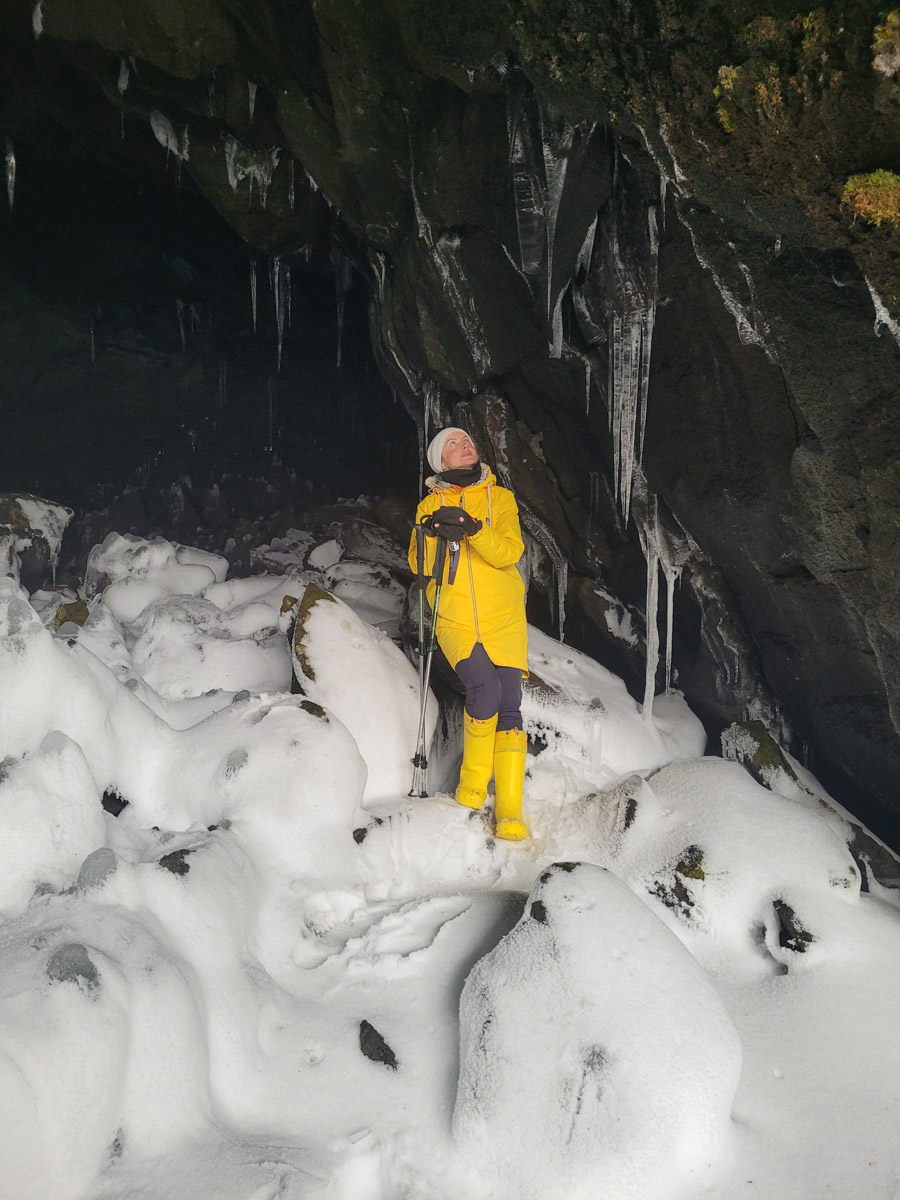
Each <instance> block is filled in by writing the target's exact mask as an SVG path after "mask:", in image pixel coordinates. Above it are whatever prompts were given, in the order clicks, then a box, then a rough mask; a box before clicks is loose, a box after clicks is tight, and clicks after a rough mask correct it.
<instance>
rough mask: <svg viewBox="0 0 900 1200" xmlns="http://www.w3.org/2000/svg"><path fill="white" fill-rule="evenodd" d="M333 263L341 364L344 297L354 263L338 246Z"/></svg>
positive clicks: (332, 255) (333, 250)
mask: <svg viewBox="0 0 900 1200" xmlns="http://www.w3.org/2000/svg"><path fill="white" fill-rule="evenodd" d="M331 265H332V267H333V268H334V290H335V295H336V297H337V329H338V336H337V365H338V367H340V365H341V349H342V345H343V340H344V297H345V296H346V294H347V292H348V291H349V290H350V288H351V286H352V284H353V273H352V272H353V269H352V264H351V262H350V260H349V258H347V256H346V254H344V253H343V252H342V251H341V250H340V249H339V248H338V247H337V246H332V248H331Z"/></svg>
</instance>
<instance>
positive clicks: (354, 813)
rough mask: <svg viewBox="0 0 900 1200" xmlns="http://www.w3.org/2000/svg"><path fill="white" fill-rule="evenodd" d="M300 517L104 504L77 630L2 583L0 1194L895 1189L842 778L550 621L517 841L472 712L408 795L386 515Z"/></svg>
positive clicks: (530, 696) (376, 1195)
mask: <svg viewBox="0 0 900 1200" xmlns="http://www.w3.org/2000/svg"><path fill="white" fill-rule="evenodd" d="M292 532H293V533H295V534H296V536H293V537H292V538H289V539H287V540H285V541H284V542H282V543H279V544H278V545H276V546H273V547H270V548H269V551H268V556H267V555H266V554H262V555H260V556H259V561H258V563H257V566H258V567H260V566H261V567H268V569H269V570H276V571H284V572H285V573H284V574H262V575H257V576H254V577H251V578H249V579H234V580H228V579H227V578H226V567H227V564H226V563H225V561H224V560H222V559H219V558H217V557H215V556H213V555H209V554H207V553H204V552H202V551H199V550H193V549H189V548H185V547H174V546H171V545H170V544H169V543H166V542H163V541H161V540H157V541H156V542H152V543H149V542H143V541H140V540H138V539H134V538H127V537H117V536H115V535H113V536H111V538H110V539H107V542H106V543H104V545H103V546H102V547H98V548H96V549H95V551H94V552H93V553H92V556H91V560H90V563H89V566H88V572H87V580H86V585H87V592H88V593H90V594H91V595H92V598H91V600H90V604H89V608H90V613H89V617H88V619H87V622H86V623H85V624H84V626H83V627H80V626H79V625H77V624H74V623H72V622H71V621H67V620H66V619H65V618H66V616H67V615H68V614H69V613H70V612H72V611H73V610H70V609H67V610H65V611H60V606H61V605H63V604H68V603H71V602H73V601H74V600H75V599H76V597H75V596H74V595H73V594H71V593H65V592H43V593H36V594H35V595H33V596H31V597H28V596H27V594H25V593H24V592H23V591H22V590H21V589H20V588H19V586H18V585H17V583H16V582H15V581H13V580H12V579H5V580H4V579H0V760H2V761H0V956H2V957H0V963H2V971H0V1197H2V1198H3V1200H28V1198H36V1200H70V1198H71V1200H75V1198H84V1200H88V1198H89V1200H112V1198H114V1197H115V1198H117V1200H124V1198H126V1197H133V1198H135V1200H136V1198H137V1197H142V1198H151V1197H152V1198H153V1200H188V1198H190V1200H197V1198H201V1200H205V1198H216V1200H219V1198H221V1200H275V1198H276V1197H285V1198H289V1200H298V1198H301V1197H303V1198H308V1200H460V1198H461V1197H476V1198H477V1197H484V1198H488V1197H492V1198H494V1200H528V1198H530V1197H533V1198H534V1200H538V1198H540V1200H557V1198H558V1200H569V1198H571V1200H588V1198H590V1200H596V1198H597V1197H601V1196H602V1197H605V1198H609V1200H625V1198H631V1197H634V1198H636V1200H653V1198H654V1197H659V1198H660V1200H678V1198H682V1197H683V1198H685V1200H695V1198H698V1197H713V1198H715V1200H738V1198H742V1197H748V1198H753V1200H757V1198H761V1197H764V1198H766V1200H803V1198H807V1197H808V1198H809V1200H813V1198H815V1200H819V1198H820V1197H824V1196H832V1197H845V1198H851V1197H853V1198H856V1197H900V1143H898V1140H897V1137H896V1129H897V1123H898V1117H900V1042H898V1040H897V1038H896V1037H895V1036H894V1035H893V1025H894V1023H895V1011H894V1010H895V998H896V996H897V994H898V989H900V913H898V909H897V906H896V904H895V901H894V894H893V893H891V892H888V891H885V890H883V889H880V888H878V885H877V884H875V883H874V882H873V883H872V886H873V888H874V889H875V891H876V892H877V894H874V893H861V891H860V877H859V874H858V871H857V868H856V866H855V865H854V862H853V859H852V857H851V855H850V853H849V851H848V848H847V826H846V823H845V822H844V820H843V818H842V816H841V815H840V813H839V812H837V813H835V812H832V811H830V810H827V809H825V808H824V807H823V806H822V805H821V804H819V803H818V802H817V800H816V784H815V781H814V780H811V779H808V778H807V780H806V782H807V783H808V784H809V788H808V789H807V790H803V791H798V792H797V794H796V795H790V796H782V795H778V794H776V793H774V792H772V791H770V790H767V789H765V788H763V787H762V786H760V785H759V784H757V783H755V782H754V781H753V780H752V779H751V778H750V776H749V775H748V774H747V773H746V772H745V771H744V769H743V768H742V767H741V766H739V765H738V764H736V763H733V762H726V761H723V760H721V759H714V758H703V757H701V755H702V754H703V748H704V735H703V731H702V729H701V727H700V724H699V722H698V721H697V720H696V718H695V717H694V716H693V715H692V714H691V713H690V711H689V710H688V708H687V706H686V705H685V703H684V702H683V700H682V699H681V698H680V697H679V696H678V695H677V694H670V695H668V696H665V697H659V698H657V701H656V706H655V714H654V716H655V719H654V721H652V722H651V721H648V720H646V719H645V718H644V717H643V716H642V715H641V713H640V710H639V708H638V706H637V705H636V704H635V703H634V701H633V700H631V698H630V697H629V695H628V693H627V691H626V689H625V687H624V685H623V684H622V683H621V681H620V680H618V679H617V678H616V677H615V676H613V675H611V674H610V673H609V672H608V671H606V670H604V669H603V668H602V667H600V666H599V665H598V664H596V663H594V662H592V661H590V660H589V659H587V658H585V657H584V656H582V655H580V654H578V653H577V652H574V651H572V650H570V649H569V648H568V647H566V646H564V645H560V644H559V643H557V642H554V641H553V640H552V639H550V638H548V637H546V636H544V635H543V634H540V633H539V632H537V631H532V635H531V667H532V671H533V676H532V680H531V682H530V686H529V689H528V692H527V696H526V711H525V716H526V722H527V725H528V729H529V733H530V734H531V735H532V736H533V738H534V739H536V742H535V744H536V745H538V746H545V748H543V749H542V750H541V751H540V753H538V754H536V755H535V756H532V757H530V758H529V778H528V780H527V781H526V807H527V816H528V819H529V822H530V825H531V828H532V831H533V837H532V839H531V840H530V841H528V842H526V843H524V844H503V843H500V842H496V841H494V840H493V838H492V837H491V824H490V816H489V813H488V814H487V815H482V814H478V813H470V812H469V810H466V809H462V808H459V807H458V806H456V805H455V804H454V802H453V801H452V799H451V798H450V796H449V795H447V794H445V793H444V791H443V789H450V788H452V784H453V777H452V776H453V767H454V764H453V756H452V748H449V749H448V747H447V746H446V745H439V744H436V745H435V747H434V750H433V756H432V757H433V761H434V762H436V763H437V774H438V775H439V778H438V779H436V780H435V781H434V782H435V787H436V790H437V789H442V790H440V791H437V794H435V795H434V796H432V797H430V798H428V799H424V800H418V799H416V800H409V799H407V797H406V795H405V793H406V789H407V787H408V779H409V772H410V766H409V758H410V755H411V753H412V749H413V747H412V741H414V738H415V723H416V716H417V710H418V699H417V681H416V677H415V673H414V671H413V668H412V667H411V666H410V665H409V664H408V663H407V661H406V660H405V658H404V657H403V655H402V654H401V652H400V651H399V650H398V649H397V647H396V646H395V644H394V642H393V641H392V640H391V638H392V636H393V635H395V634H396V630H397V622H398V617H399V611H400V605H401V602H402V597H403V589H402V587H401V586H400V585H399V584H397V582H396V581H395V580H394V579H392V577H391V575H390V573H389V571H388V569H387V566H388V565H389V563H388V562H387V560H386V557H385V554H384V547H383V546H381V545H380V544H379V540H378V538H377V537H376V536H373V541H372V553H371V554H370V555H369V556H368V557H366V556H365V555H364V554H361V553H360V552H359V548H358V547H357V553H356V554H355V555H354V556H353V557H352V558H351V557H350V556H348V555H347V554H346V553H344V552H343V548H342V546H341V544H340V542H339V541H337V540H336V541H333V542H331V543H328V544H326V545H324V546H319V547H314V546H313V543H312V540H311V539H310V538H309V537H308V536H307V535H305V534H304V533H303V532H302V531H292ZM310 551H311V555H312V556H311V557H310V558H309V559H307V557H306V556H307V555H308V554H310ZM308 583H316V584H317V585H318V586H320V587H324V588H327V589H328V590H329V591H330V592H331V593H332V594H333V595H334V596H336V597H337V598H338V599H337V602H336V603H334V604H332V603H330V602H326V601H320V602H319V603H317V604H316V605H315V606H314V607H313V608H312V610H311V612H310V614H309V615H308V619H307V621H306V641H305V653H306V657H307V675H306V676H305V677H304V686H305V695H291V694H290V692H289V688H290V683H291V675H292V666H291V657H290V654H289V651H288V642H287V638H286V636H285V616H284V615H282V614H281V608H282V599H283V597H284V596H285V595H291V596H294V597H300V596H302V595H303V593H304V589H305V587H306V585H307V584H308ZM436 718H437V712H436V705H435V706H433V707H432V709H431V710H430V713H429V722H430V725H431V726H432V727H433V726H434V723H435V721H436ZM451 741H452V738H451ZM104 795H105V796H106V804H107V807H108V808H117V807H118V806H119V803H121V802H122V801H127V806H126V807H124V808H123V809H122V811H121V812H120V815H118V816H113V815H112V814H111V812H109V811H105V809H104V807H103V806H102V805H101V798H102V797H103V796H104ZM364 1022H365V1023H367V1024H365V1025H364V1024H362V1023H364ZM363 1044H365V1048H366V1049H367V1051H368V1052H369V1055H373V1056H374V1057H370V1056H367V1055H366V1054H364V1053H363V1052H362V1048H361V1047H362V1045H363Z"/></svg>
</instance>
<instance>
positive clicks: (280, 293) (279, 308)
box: [269, 254, 286, 449]
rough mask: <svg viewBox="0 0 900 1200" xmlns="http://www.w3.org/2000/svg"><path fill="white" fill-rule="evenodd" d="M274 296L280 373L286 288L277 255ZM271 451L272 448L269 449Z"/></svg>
mask: <svg viewBox="0 0 900 1200" xmlns="http://www.w3.org/2000/svg"><path fill="white" fill-rule="evenodd" d="M271 278H272V295H273V296H274V297H275V326H276V328H277V330H278V368H277V369H278V371H279V372H280V371H281V347H282V343H283V342H284V313H285V300H286V295H285V286H284V273H283V268H282V262H281V255H280V254H276V255H275V257H274V258H273V259H272V267H271ZM269 449H271V446H270V447H269Z"/></svg>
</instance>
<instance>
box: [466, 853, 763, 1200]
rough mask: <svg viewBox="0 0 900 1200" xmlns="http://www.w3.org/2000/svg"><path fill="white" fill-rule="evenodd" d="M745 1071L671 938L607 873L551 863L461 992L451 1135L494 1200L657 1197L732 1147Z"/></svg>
mask: <svg viewBox="0 0 900 1200" xmlns="http://www.w3.org/2000/svg"><path fill="white" fill-rule="evenodd" d="M651 962H652V964H653V965H652V966H651V965H650V964H651ZM661 979H663V980H665V986H664V987H661V986H660V980H661ZM740 1070H741V1045H740V1041H739V1038H738V1035H737V1032H736V1031H735V1028H734V1025H733V1024H732V1021H731V1019H730V1017H729V1015H728V1013H727V1011H726V1009H725V1005H724V1004H723V1002H722V1000H721V998H720V997H719V995H718V993H717V991H716V989H715V987H714V986H713V984H712V982H711V981H710V979H709V977H708V975H707V974H706V972H705V971H704V970H703V969H702V967H700V966H699V964H698V963H697V962H696V961H695V960H694V959H693V958H692V957H691V955H690V954H689V953H688V951H687V950H686V949H685V948H684V946H682V945H681V943H680V942H679V940H678V939H677V937H676V936H675V935H674V934H673V933H672V932H671V931H670V930H669V929H667V928H666V926H665V925H664V924H663V922H662V921H661V920H660V919H659V918H658V917H657V916H656V915H655V914H654V913H653V912H652V911H651V910H650V908H649V907H648V906H647V905H646V904H645V903H644V902H643V901H642V900H640V899H639V898H638V897H637V896H636V895H634V893H633V892H632V891H631V890H630V889H629V888H628V887H627V886H626V885H625V884H624V883H622V882H621V881H620V880H619V879H617V878H616V877H615V876H614V875H612V874H611V873H609V872H608V871H605V870H603V869H602V868H601V867H598V866H593V865H588V864H577V863H556V864H554V865H552V866H550V867H549V868H548V869H547V870H546V871H544V873H543V874H542V875H541V877H540V879H539V881H538V883H537V884H536V886H535V887H534V889H533V890H532V892H531V894H530V896H529V898H528V901H527V902H526V906H525V915H524V916H523V917H522V919H521V921H520V922H519V924H518V925H517V926H516V927H515V929H514V930H513V931H512V932H511V933H510V934H508V935H507V936H506V937H505V938H504V939H503V940H502V941H501V942H500V944H499V945H498V946H497V947H496V949H494V950H492V951H491V952H490V953H489V954H488V955H486V956H485V957H484V958H482V959H481V960H480V961H479V962H478V963H477V964H476V966H475V968H474V969H473V971H472V972H471V973H470V975H469V977H468V979H467V980H466V984H465V987H464V989H463V994H462V999H461V1002H460V1076H459V1085H458V1089H457V1098H456V1107H455V1109H454V1114H453V1128H454V1135H455V1138H456V1142H457V1145H458V1146H459V1149H460V1152H461V1153H462V1154H463V1156H464V1157H465V1158H466V1159H467V1160H468V1161H469V1162H470V1164H471V1165H472V1167H473V1168H474V1169H475V1170H476V1171H477V1172H478V1173H479V1174H480V1175H482V1177H483V1178H485V1179H486V1180H488V1181H489V1183H490V1185H491V1189H492V1190H491V1194H492V1195H494V1196H496V1197H498V1200H500V1198H502V1200H507V1198H509V1200H512V1198H513V1197H515V1198H516V1200H532V1198H533V1200H538V1198H539V1197H540V1198H542V1197H547V1196H563V1195H565V1196H579V1197H580V1196H589V1195H590V1196H615V1197H617V1198H622V1200H624V1198H626V1197H627V1198H631V1197H634V1198H635V1200H638V1198H640V1200H656V1198H660V1200H661V1198H663V1197H666V1196H671V1195H672V1194H673V1192H676V1191H679V1189H680V1187H683V1186H684V1185H685V1183H687V1182H688V1179H689V1175H690V1172H691V1171H692V1170H693V1169H696V1168H702V1167H703V1166H705V1165H706V1164H709V1163H711V1162H714V1161H715V1160H716V1159H717V1158H718V1157H719V1156H720V1155H721V1154H722V1152H723V1151H724V1150H725V1149H726V1147H727V1145H728V1140H729V1134H730V1130H731V1106H732V1101H733V1099H734V1095H735V1091H736V1089H737V1085H738V1081H739V1077H740Z"/></svg>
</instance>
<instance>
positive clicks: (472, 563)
mask: <svg viewBox="0 0 900 1200" xmlns="http://www.w3.org/2000/svg"><path fill="white" fill-rule="evenodd" d="M428 462H429V465H430V466H431V468H432V469H433V470H434V471H435V474H434V475H433V476H431V477H430V478H429V479H426V481H425V485H426V487H428V489H429V491H430V495H428V496H426V497H425V499H424V500H423V501H422V502H421V504H420V505H419V507H418V508H417V509H416V523H417V524H423V525H424V526H425V527H426V530H427V532H428V533H429V534H431V535H433V537H428V538H426V539H425V555H426V557H425V569H426V574H427V573H428V572H429V571H430V570H431V569H432V566H433V563H434V552H435V545H436V542H435V540H434V539H436V538H439V537H441V538H445V539H446V540H448V541H457V542H459V543H460V556H459V561H458V563H457V570H456V576H455V579H454V580H453V583H452V584H451V583H450V582H449V572H450V555H449V554H448V556H447V565H446V567H445V568H444V586H443V590H442V591H441V602H440V607H439V610H438V620H437V640H438V642H439V643H440V647H441V649H442V650H443V652H444V654H445V655H446V656H447V659H448V660H449V662H450V665H451V666H452V667H454V668H455V670H456V673H457V675H459V677H460V679H461V680H462V682H463V684H464V686H465V689H466V706H465V713H464V717H463V760H462V767H461V769H460V773H459V786H458V787H457V789H456V800H457V803H459V804H464V805H465V806H466V807H467V808H481V806H482V805H483V804H484V801H485V797H486V796H487V786H488V783H489V782H490V778H491V775H493V776H494V791H495V796H496V811H495V819H496V833H497V837H501V838H507V839H508V840H510V841H520V840H521V839H522V838H525V837H527V836H528V830H527V828H526V826H525V823H524V821H523V819H522V787H523V784H524V780H525V747H526V738H525V734H524V732H523V729H522V677H523V675H525V674H527V672H528V634H527V625H526V621H525V585H524V583H523V581H522V577H521V575H520V574H519V572H518V570H517V569H516V563H517V562H518V561H519V559H520V558H521V557H522V554H523V552H524V549H525V547H524V545H523V542H522V534H521V531H520V529H519V510H518V507H517V506H516V501H515V497H514V496H513V494H512V492H510V491H509V490H508V489H507V488H503V487H499V486H498V484H497V480H496V477H495V476H494V473H493V472H492V471H491V470H490V469H489V468H488V467H487V466H486V465H484V464H483V463H481V462H479V460H478V452H477V450H476V449H475V447H474V445H473V444H472V441H471V439H470V438H469V435H468V434H467V433H466V431H465V430H464V429H452V428H451V429H442V430H441V432H440V433H439V434H438V435H437V436H436V437H435V438H434V439H433V440H432V442H431V444H430V445H429V447H428ZM409 562H410V566H411V567H412V569H413V571H415V570H416V532H415V529H414V530H413V536H412V539H411V540H410V545H409ZM434 593H435V583H434V581H433V580H432V581H431V582H430V583H429V584H428V591H427V595H428V600H429V603H430V604H431V605H432V606H433V605H434Z"/></svg>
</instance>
